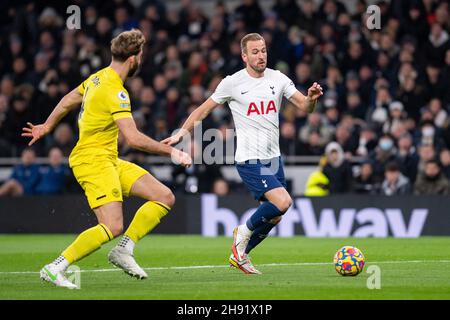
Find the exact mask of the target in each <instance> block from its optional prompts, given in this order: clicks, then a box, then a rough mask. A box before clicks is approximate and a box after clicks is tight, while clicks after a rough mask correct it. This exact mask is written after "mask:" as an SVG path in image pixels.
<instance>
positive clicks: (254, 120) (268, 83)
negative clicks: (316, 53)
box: [162, 33, 323, 274]
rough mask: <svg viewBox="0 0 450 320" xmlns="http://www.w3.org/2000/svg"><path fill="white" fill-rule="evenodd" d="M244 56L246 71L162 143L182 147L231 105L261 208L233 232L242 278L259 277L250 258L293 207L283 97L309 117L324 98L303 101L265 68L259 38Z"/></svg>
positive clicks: (244, 46)
mask: <svg viewBox="0 0 450 320" xmlns="http://www.w3.org/2000/svg"><path fill="white" fill-rule="evenodd" d="M241 50H242V53H241V55H242V59H243V61H244V62H245V64H246V67H245V68H244V69H242V70H240V71H238V72H236V73H234V74H233V75H231V76H227V77H226V78H224V79H223V80H222V81H221V82H220V83H219V85H218V86H217V89H216V90H215V92H214V93H213V94H212V95H211V97H209V98H208V99H207V100H206V101H205V102H204V103H203V104H202V105H200V106H199V107H198V108H197V109H195V111H194V112H192V113H191V114H190V116H189V117H188V119H187V120H186V121H185V123H184V124H183V126H182V128H181V130H180V131H178V132H177V133H176V134H175V135H173V136H171V137H169V138H167V139H165V140H163V141H162V142H163V143H166V144H168V145H173V144H176V143H178V142H179V141H180V140H181V139H182V137H183V136H184V135H186V134H188V133H190V132H191V131H192V130H193V128H194V126H195V125H197V124H198V123H199V122H200V121H202V120H203V119H204V118H205V117H206V116H207V115H208V114H209V113H210V112H211V111H212V110H213V109H214V108H215V107H216V106H218V105H219V104H224V103H228V105H229V107H230V109H231V112H232V115H233V120H234V124H235V129H236V137H237V148H236V154H235V160H236V168H237V170H238V172H239V175H240V176H241V178H242V180H243V182H244V184H245V185H246V186H247V187H248V188H249V190H250V191H251V193H252V194H253V196H254V197H255V199H256V200H258V201H260V203H261V204H260V206H259V207H258V209H257V210H256V211H255V213H254V214H253V215H252V216H251V217H250V218H249V219H248V220H247V222H246V223H245V224H243V225H240V226H238V227H236V228H235V229H234V232H233V236H234V239H233V244H232V250H231V251H232V253H231V256H230V258H229V262H230V264H231V265H232V266H234V267H236V268H239V269H240V270H242V271H243V272H244V273H248V274H260V273H261V272H259V271H258V270H257V269H256V268H255V267H254V266H253V265H252V263H251V261H250V259H249V257H248V253H249V252H250V251H251V250H252V249H253V248H254V247H256V246H257V245H258V244H259V243H260V242H261V241H263V240H264V239H265V238H266V237H267V235H268V234H269V232H270V230H272V229H273V228H274V227H275V226H276V225H277V224H278V223H279V222H280V221H281V217H282V215H283V214H284V213H285V212H286V211H287V210H288V209H289V207H290V206H291V204H292V199H291V197H290V195H289V193H288V192H287V190H286V183H285V179H284V172H283V166H282V163H281V158H280V148H279V123H278V122H279V118H278V117H279V112H280V107H281V102H282V99H283V96H284V97H286V99H288V100H289V101H290V102H291V103H292V104H293V105H294V106H296V107H297V108H299V109H301V110H303V111H306V112H308V113H310V112H313V111H314V109H315V106H316V102H317V99H318V98H319V97H320V96H321V95H322V94H323V92H322V88H321V87H320V85H319V84H317V83H316V82H315V83H314V84H313V85H312V86H311V87H310V88H309V89H308V95H307V96H304V95H303V94H302V93H301V92H299V91H298V90H297V89H296V87H295V85H294V83H293V82H292V81H291V80H290V79H289V78H288V77H287V76H286V75H284V74H283V73H281V72H280V71H277V70H273V69H269V68H266V66H267V48H266V43H265V41H264V38H263V37H262V36H261V35H260V34H258V33H250V34H247V35H246V36H244V37H243V38H242V40H241Z"/></svg>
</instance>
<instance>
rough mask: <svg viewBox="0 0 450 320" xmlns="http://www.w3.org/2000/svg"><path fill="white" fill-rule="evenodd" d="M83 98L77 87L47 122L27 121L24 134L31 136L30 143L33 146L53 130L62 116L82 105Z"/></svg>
mask: <svg viewBox="0 0 450 320" xmlns="http://www.w3.org/2000/svg"><path fill="white" fill-rule="evenodd" d="M82 99H83V96H82V95H81V93H80V92H79V91H78V88H75V89H73V90H72V91H70V92H69V93H68V94H66V95H65V96H64V97H63V98H62V99H61V101H59V103H58V104H57V105H56V107H55V109H53V111H52V113H51V114H50V115H49V116H48V118H47V120H46V121H45V123H43V124H38V125H33V124H32V123H30V122H27V125H28V127H25V128H23V132H22V136H23V137H30V138H31V141H30V142H29V143H28V145H29V146H31V145H32V144H34V143H35V142H36V141H37V140H39V139H41V138H42V137H44V136H45V135H46V134H48V133H49V132H51V131H52V130H53V129H54V128H55V127H56V125H57V124H58V123H59V121H61V119H62V118H64V117H65V116H66V115H67V114H68V113H69V112H70V111H72V110H74V109H75V108H77V107H79V106H80V105H81V101H82Z"/></svg>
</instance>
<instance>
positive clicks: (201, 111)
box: [161, 98, 218, 146]
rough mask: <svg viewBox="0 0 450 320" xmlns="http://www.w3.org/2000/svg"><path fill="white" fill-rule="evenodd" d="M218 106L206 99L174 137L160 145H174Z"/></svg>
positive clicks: (211, 100)
mask: <svg viewBox="0 0 450 320" xmlns="http://www.w3.org/2000/svg"><path fill="white" fill-rule="evenodd" d="M217 106H218V104H217V103H216V102H215V101H214V100H213V99H211V98H208V99H207V100H206V101H205V102H203V103H202V104H201V105H200V106H199V107H198V108H197V109H195V110H194V112H192V113H191V114H190V115H189V117H188V118H187V119H186V121H185V122H184V124H183V126H182V127H181V129H180V131H178V132H177V133H176V134H175V135H173V136H171V137H169V138H167V139H164V140H163V141H161V143H164V144H166V145H169V146H171V145H174V144H176V143H178V141H180V140H181V139H182V138H183V136H185V135H186V134H188V133H189V132H191V131H192V130H193V129H194V126H195V124H196V123H197V122H199V121H202V120H203V119H205V118H206V117H207V116H208V115H209V113H210V112H211V111H212V110H213V109H214V108H215V107H217Z"/></svg>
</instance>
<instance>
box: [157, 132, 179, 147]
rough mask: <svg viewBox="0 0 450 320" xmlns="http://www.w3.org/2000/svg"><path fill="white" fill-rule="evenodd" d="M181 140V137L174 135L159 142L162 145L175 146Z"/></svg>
mask: <svg viewBox="0 0 450 320" xmlns="http://www.w3.org/2000/svg"><path fill="white" fill-rule="evenodd" d="M180 140H181V136H179V135H177V134H175V135H173V136H171V137H168V138H166V139H164V140H162V141H161V143H163V144H167V145H168V146H173V145H174V144H177V143H178V142H179V141H180Z"/></svg>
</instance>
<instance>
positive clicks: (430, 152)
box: [417, 144, 437, 172]
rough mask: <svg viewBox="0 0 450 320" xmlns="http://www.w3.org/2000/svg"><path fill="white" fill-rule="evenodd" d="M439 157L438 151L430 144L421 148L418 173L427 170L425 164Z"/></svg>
mask: <svg viewBox="0 0 450 320" xmlns="http://www.w3.org/2000/svg"><path fill="white" fill-rule="evenodd" d="M436 157H437V155H436V149H435V148H434V147H433V146H432V145H430V144H423V145H420V146H419V164H418V166H417V170H418V172H421V171H424V170H425V164H426V163H427V162H428V161H429V160H433V159H435V158H436Z"/></svg>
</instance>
